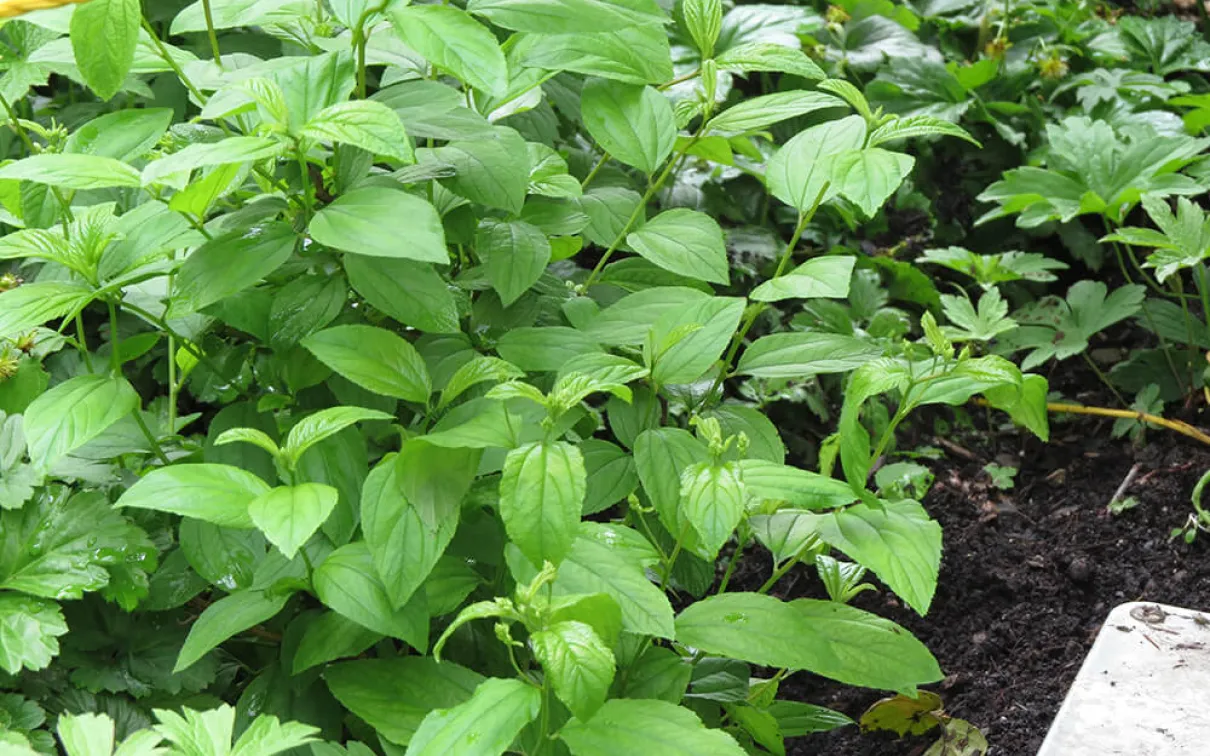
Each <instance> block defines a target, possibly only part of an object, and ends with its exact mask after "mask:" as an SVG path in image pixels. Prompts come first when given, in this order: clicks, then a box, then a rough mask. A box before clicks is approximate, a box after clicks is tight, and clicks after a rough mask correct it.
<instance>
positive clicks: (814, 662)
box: [676, 593, 942, 691]
mask: <svg viewBox="0 0 1210 756" xmlns="http://www.w3.org/2000/svg"><path fill="white" fill-rule="evenodd" d="M676 637H677V640H678V641H680V642H681V643H684V644H686V645H688V646H691V647H693V648H698V649H701V650H703V651H706V652H708V653H714V654H720V655H723V656H727V657H730V658H732V659H741V660H743V661H746V662H749V663H752V664H762V665H766V666H770V667H785V668H787V669H803V670H808V671H810V672H813V673H815V674H817V675H822V676H823V677H828V678H831V679H833V680H839V681H840V682H843V683H848V684H850V685H860V686H863V687H867V688H880V689H885V690H896V691H910V690H914V689H915V686H917V685H923V684H925V683H930V682H936V681H937V680H940V679H941V677H942V674H941V670H940V669H939V668H938V666H937V661H936V660H935V659H934V658H933V656H932V654H930V653H929V651H928V649H926V648H925V647H924V645H923V644H922V643H920V641H918V640H916V639H915V638H913V637H912V636H911V635H909V634H908V632H907V631H906V630H904V629H903V628H901V627H899V626H898V625H896V624H894V623H893V622H890V621H889V620H884V619H882V618H880V617H877V616H875V615H873V614H870V613H869V612H864V611H861V610H860V609H855V608H853V607H851V606H847V605H845V604H839V603H836V602H833V601H818V600H814V599H799V600H797V601H791V602H783V601H780V600H779V599H776V598H774V597H772V596H765V595H761V594H756V593H726V594H722V595H719V596H712V597H710V598H707V599H704V600H702V601H698V602H697V603H695V604H692V605H691V606H689V607H688V608H686V609H685V610H684V611H683V612H681V614H680V615H679V616H678V617H677V620H676Z"/></svg>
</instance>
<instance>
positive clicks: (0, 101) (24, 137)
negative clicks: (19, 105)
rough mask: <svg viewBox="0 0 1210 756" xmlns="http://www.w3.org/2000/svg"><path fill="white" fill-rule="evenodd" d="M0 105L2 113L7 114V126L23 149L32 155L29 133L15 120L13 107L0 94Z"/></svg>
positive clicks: (17, 119)
mask: <svg viewBox="0 0 1210 756" xmlns="http://www.w3.org/2000/svg"><path fill="white" fill-rule="evenodd" d="M0 105H3V106H4V112H5V113H7V114H8V120H9V124H10V125H11V126H12V127H13V131H15V132H17V136H18V137H20V139H21V141H22V142H23V143H24V144H25V149H27V150H29V154H31V155H32V154H34V140H32V139H30V138H29V132H28V131H26V130H25V126H23V125H22V124H21V120H20V119H19V118H17V114H16V113H14V112H13V106H12V105H10V104H9V102H8V99H7V98H6V97H5V96H4V95H3V94H0Z"/></svg>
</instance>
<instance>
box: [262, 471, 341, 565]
mask: <svg viewBox="0 0 1210 756" xmlns="http://www.w3.org/2000/svg"><path fill="white" fill-rule="evenodd" d="M339 498H340V495H339V494H338V493H337V491H336V489H335V488H332V487H331V486H325V485H322V484H320V483H302V484H299V485H297V486H278V487H277V488H274V489H273V490H271V491H267V492H265V493H263V494H261V495H260V496H258V497H256V499H254V500H253V501H252V503H251V504H249V505H248V515H249V516H250V517H251V518H252V522H254V523H255V524H256V527H258V528H260V531H261V532H262V533H264V534H265V538H268V539H269V543H272V544H273V545H274V546H276V547H277V548H278V550H279V551H281V553H282V554H284V555H285V557H286V558H287V559H293V558H294V555H295V554H296V553H298V550H299V549H300V548H301V547H302V545H303V544H304V543H306V542H307V540H308V539H309V538H310V537H311V536H312V535H314V534H315V531H317V530H319V526H320V525H322V524H323V522H324V520H326V519H328V515H330V514H332V510H333V509H335V508H336V502H337V500H338V499H339Z"/></svg>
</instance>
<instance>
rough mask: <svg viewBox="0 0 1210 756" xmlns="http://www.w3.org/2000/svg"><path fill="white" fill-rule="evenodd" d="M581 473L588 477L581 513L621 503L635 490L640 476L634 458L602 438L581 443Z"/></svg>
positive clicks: (592, 512) (590, 512) (594, 512)
mask: <svg viewBox="0 0 1210 756" xmlns="http://www.w3.org/2000/svg"><path fill="white" fill-rule="evenodd" d="M580 452H581V453H582V454H583V455H584V470H585V471H586V472H587V474H588V480H587V487H586V490H585V494H584V514H585V515H591V514H596V513H597V512H603V511H605V510H606V509H608V508H609V507H611V506H613V505H614V504H617V503H618V502H619V501H622V500H623V499H625V498H626V497H627V496H629V495H630V494H632V493H634V489H635V488H636V487H638V484H639V475H638V470H637V468H636V467H635V463H634V458H633V457H631V456H630V455H629V454H627V453H626V451H625V450H623V449H622V448H621V447H619V446H617V445H615V444H611V443H610V442H608V441H602V440H601V439H595V438H592V439H588V440H587V441H584V442H583V443H581V444H580Z"/></svg>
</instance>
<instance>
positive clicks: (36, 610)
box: [0, 591, 67, 675]
mask: <svg viewBox="0 0 1210 756" xmlns="http://www.w3.org/2000/svg"><path fill="white" fill-rule="evenodd" d="M66 633H67V622H65V621H64V620H63V613H62V612H60V611H59V605H58V604H56V603H55V602H53V601H47V600H45V599H39V598H34V597H33V596H25V595H22V594H20V593H13V592H11V591H5V592H3V593H0V669H2V670H4V671H5V672H7V673H9V674H10V675H17V674H19V673H20V672H21V670H22V669H23V668H24V669H29V670H33V671H37V670H39V669H46V667H47V666H48V665H49V664H50V662H51V659H53V658H55V657H56V656H58V655H59V641H58V637H59V636H61V635H65V634H66Z"/></svg>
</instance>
